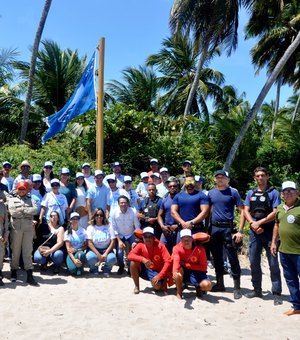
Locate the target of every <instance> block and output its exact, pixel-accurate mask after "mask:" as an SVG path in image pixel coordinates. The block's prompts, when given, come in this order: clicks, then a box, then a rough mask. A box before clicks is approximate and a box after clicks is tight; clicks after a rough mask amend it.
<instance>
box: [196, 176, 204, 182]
mask: <svg viewBox="0 0 300 340" xmlns="http://www.w3.org/2000/svg"><path fill="white" fill-rule="evenodd" d="M195 181H196V182H201V183H202V182H204V178H203V177H201V176H199V175H195Z"/></svg>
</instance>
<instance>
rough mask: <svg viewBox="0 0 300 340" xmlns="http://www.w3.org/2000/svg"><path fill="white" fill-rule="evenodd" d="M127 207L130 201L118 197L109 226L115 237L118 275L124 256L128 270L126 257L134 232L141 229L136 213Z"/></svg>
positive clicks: (122, 266)
mask: <svg viewBox="0 0 300 340" xmlns="http://www.w3.org/2000/svg"><path fill="white" fill-rule="evenodd" d="M129 205H130V200H129V198H128V197H127V196H124V195H121V196H119V198H118V207H117V208H116V209H115V210H114V212H113V213H112V215H111V225H112V227H113V229H114V231H115V233H116V236H117V242H116V254H117V259H118V266H119V270H118V274H119V275H122V274H123V272H124V268H125V264H124V256H125V263H126V265H127V268H128V269H129V264H128V261H127V256H128V253H129V251H130V250H131V246H132V244H133V242H134V241H135V236H134V231H135V230H137V229H140V227H141V225H140V222H139V220H138V218H137V215H136V211H135V210H134V209H133V208H131V207H130V206H129Z"/></svg>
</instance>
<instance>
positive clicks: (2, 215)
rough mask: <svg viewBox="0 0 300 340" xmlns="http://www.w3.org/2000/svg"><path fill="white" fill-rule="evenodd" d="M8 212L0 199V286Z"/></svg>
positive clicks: (1, 283)
mask: <svg viewBox="0 0 300 340" xmlns="http://www.w3.org/2000/svg"><path fill="white" fill-rule="evenodd" d="M8 236H9V230H8V212H7V208H6V205H5V204H4V203H3V202H1V201H0V286H4V283H3V281H2V279H3V274H2V269H3V261H4V256H5V244H6V242H7V241H8Z"/></svg>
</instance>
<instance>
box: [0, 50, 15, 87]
mask: <svg viewBox="0 0 300 340" xmlns="http://www.w3.org/2000/svg"><path fill="white" fill-rule="evenodd" d="M18 54H19V53H18V52H17V50H16V49H12V48H8V49H5V48H1V49H0V86H4V85H6V84H7V83H8V82H11V81H12V80H13V73H14V69H13V65H12V64H13V62H14V61H15V60H16V57H17V56H18Z"/></svg>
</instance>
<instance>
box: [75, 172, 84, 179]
mask: <svg viewBox="0 0 300 340" xmlns="http://www.w3.org/2000/svg"><path fill="white" fill-rule="evenodd" d="M79 177H84V174H83V173H82V172H77V173H76V178H79Z"/></svg>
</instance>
